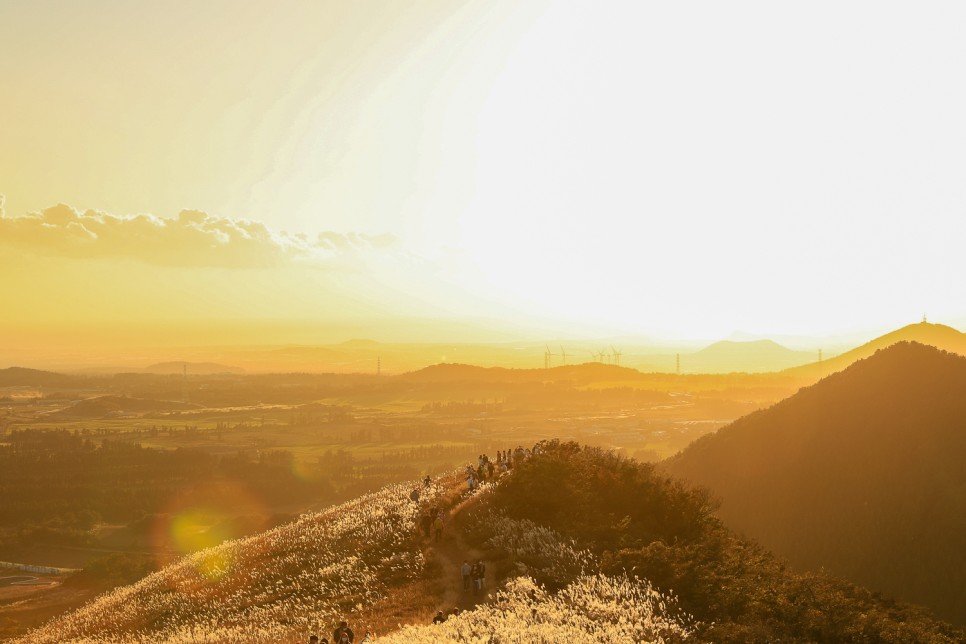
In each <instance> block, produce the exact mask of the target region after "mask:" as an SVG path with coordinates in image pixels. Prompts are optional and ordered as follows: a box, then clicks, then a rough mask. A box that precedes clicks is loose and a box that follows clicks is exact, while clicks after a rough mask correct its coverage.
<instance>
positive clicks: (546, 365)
mask: <svg viewBox="0 0 966 644" xmlns="http://www.w3.org/2000/svg"><path fill="white" fill-rule="evenodd" d="M555 355H557V354H556V353H550V345H549V344H548V345H547V351H546V352H545V353H544V354H543V368H544V369H549V368H550V356H555Z"/></svg>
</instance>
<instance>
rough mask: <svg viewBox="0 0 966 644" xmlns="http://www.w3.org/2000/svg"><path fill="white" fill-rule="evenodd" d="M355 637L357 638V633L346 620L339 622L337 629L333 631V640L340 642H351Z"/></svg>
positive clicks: (341, 643) (340, 643) (343, 643)
mask: <svg viewBox="0 0 966 644" xmlns="http://www.w3.org/2000/svg"><path fill="white" fill-rule="evenodd" d="M353 639H355V635H354V634H353V632H352V629H351V628H349V625H348V624H347V623H346V622H345V621H341V622H339V625H338V626H337V627H336V629H335V630H334V631H332V641H333V642H338V643H339V644H345V643H346V642H349V643H350V644H351V642H352V640H353Z"/></svg>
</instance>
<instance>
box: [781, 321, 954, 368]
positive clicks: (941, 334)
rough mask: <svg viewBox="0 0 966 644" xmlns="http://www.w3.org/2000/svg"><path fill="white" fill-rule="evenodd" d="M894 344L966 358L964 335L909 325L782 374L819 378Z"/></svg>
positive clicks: (937, 326) (926, 325)
mask: <svg viewBox="0 0 966 644" xmlns="http://www.w3.org/2000/svg"><path fill="white" fill-rule="evenodd" d="M897 342H918V343H919V344H926V345H929V346H933V347H936V348H937V349H942V350H943V351H949V352H950V353H958V354H959V355H962V356H966V333H961V332H959V331H957V330H956V329H954V328H953V327H951V326H946V325H945V324H933V323H931V322H919V323H918V324H909V325H906V326H904V327H902V328H901V329H896V330H895V331H892V332H890V333H886V334H885V335H882V336H879V337H878V338H875V339H874V340H871V341H869V342H866V343H865V344H863V345H861V346H859V347H856V348H855V349H852V350H851V351H846V352H845V353H843V354H841V355H838V356H835V357H834V358H829V359H828V360H824V361H822V362H821V363H818V362H814V363H811V364H807V365H803V366H801V367H795V368H791V369H786V370H785V373H786V374H788V375H793V376H803V377H822V376H825V375H828V374H830V373H835V372H837V371H841V370H842V369H845V368H846V367H848V366H849V365H851V364H852V363H854V362H856V361H858V360H862V359H863V358H868V357H869V356H871V355H872V354H874V353H875V352H876V351H878V350H879V349H885V348H886V347H889V346H891V345H893V344H896V343H897Z"/></svg>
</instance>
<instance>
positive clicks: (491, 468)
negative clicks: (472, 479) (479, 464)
mask: <svg viewBox="0 0 966 644" xmlns="http://www.w3.org/2000/svg"><path fill="white" fill-rule="evenodd" d="M495 470H496V466H495V465H493V461H487V462H486V474H487V478H489V479H492V478H493V472H494V471H495Z"/></svg>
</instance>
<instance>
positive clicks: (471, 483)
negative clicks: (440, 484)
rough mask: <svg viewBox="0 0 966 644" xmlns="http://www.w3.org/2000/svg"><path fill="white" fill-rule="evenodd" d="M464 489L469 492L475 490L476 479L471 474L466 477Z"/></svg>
mask: <svg viewBox="0 0 966 644" xmlns="http://www.w3.org/2000/svg"><path fill="white" fill-rule="evenodd" d="M466 489H467V490H469V491H470V492H472V491H473V490H475V489H476V477H475V476H473V475H472V474H470V475H469V476H467V477H466Z"/></svg>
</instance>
